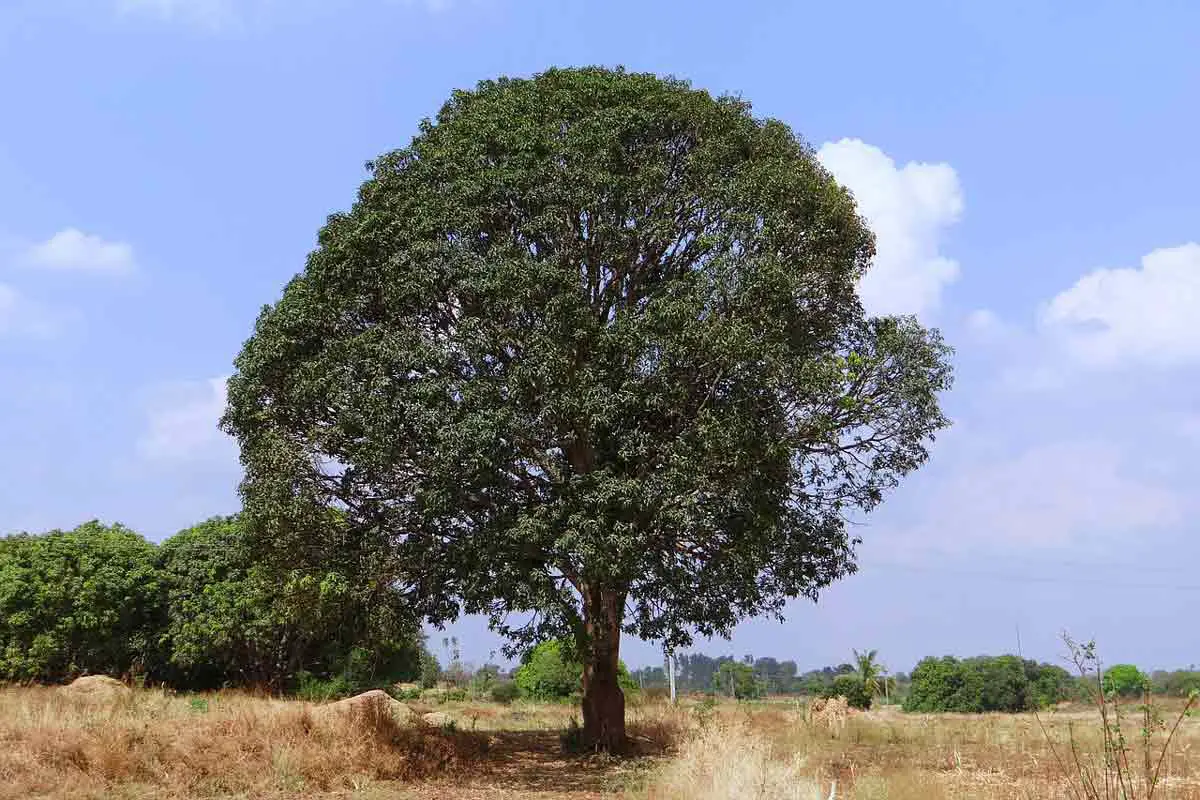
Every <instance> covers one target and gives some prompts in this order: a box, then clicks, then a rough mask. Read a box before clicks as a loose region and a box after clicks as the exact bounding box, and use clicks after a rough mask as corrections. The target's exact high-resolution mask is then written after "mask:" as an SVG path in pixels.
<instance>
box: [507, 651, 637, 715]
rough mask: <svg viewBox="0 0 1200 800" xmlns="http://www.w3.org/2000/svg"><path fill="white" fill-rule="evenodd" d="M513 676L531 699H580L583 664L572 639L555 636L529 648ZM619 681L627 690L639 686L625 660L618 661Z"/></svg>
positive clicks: (522, 692) (632, 689)
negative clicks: (574, 648)
mask: <svg viewBox="0 0 1200 800" xmlns="http://www.w3.org/2000/svg"><path fill="white" fill-rule="evenodd" d="M513 678H514V680H515V682H516V684H517V688H518V689H519V690H520V692H521V696H522V697H528V698H529V699H531V700H568V699H577V698H578V696H579V693H580V691H581V688H582V681H583V665H582V664H581V663H580V662H579V660H578V659H577V658H576V657H575V655H574V651H573V650H572V648H571V647H570V645H569V644H568V643H566V642H563V641H560V640H557V639H552V640H550V641H547V642H542V643H541V644H539V645H538V646H537V647H535V648H533V650H530V651H529V652H527V653H526V654H525V657H524V659H523V660H522V663H521V666H520V667H518V668H517V672H516V675H514V676H513ZM617 685H619V686H620V687H621V689H622V690H623V691H625V692H627V693H631V692H636V691H637V690H638V685H637V681H635V680H634V679H633V676H632V675H630V674H629V669H628V667H626V666H625V662H623V661H620V662H618V663H617Z"/></svg>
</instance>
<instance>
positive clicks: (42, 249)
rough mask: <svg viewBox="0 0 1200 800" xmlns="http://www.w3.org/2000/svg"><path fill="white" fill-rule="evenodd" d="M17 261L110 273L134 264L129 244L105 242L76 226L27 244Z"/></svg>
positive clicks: (61, 269)
mask: <svg viewBox="0 0 1200 800" xmlns="http://www.w3.org/2000/svg"><path fill="white" fill-rule="evenodd" d="M18 263H20V264H22V265H24V266H27V267H31V268H35V269H43V270H51V271H59V272H81V273H93V274H98V275H114V276H117V275H128V274H129V273H131V272H133V271H134V269H135V267H136V263H135V261H134V256H133V247H132V246H131V245H129V244H127V243H125V242H112V241H107V240H105V239H103V238H101V237H100V236H95V235H92V234H88V233H84V232H83V231H81V230H78V229H76V228H67V229H65V230H62V231H59V232H58V233H56V234H54V235H53V236H51V237H50V238H49V239H47V240H46V241H44V242H39V243H37V244H34V245H31V246H29V247H28V248H26V250H25V252H24V253H22V254H21V255H20V256H19V257H18Z"/></svg>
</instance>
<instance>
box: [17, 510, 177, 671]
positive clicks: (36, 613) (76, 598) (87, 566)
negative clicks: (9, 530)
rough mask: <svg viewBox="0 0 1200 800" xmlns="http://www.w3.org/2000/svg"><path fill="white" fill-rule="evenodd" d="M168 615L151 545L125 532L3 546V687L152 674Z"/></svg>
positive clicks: (80, 531) (78, 531)
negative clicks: (13, 683) (8, 682)
mask: <svg viewBox="0 0 1200 800" xmlns="http://www.w3.org/2000/svg"><path fill="white" fill-rule="evenodd" d="M161 615H162V592H161V584H160V581H159V575H158V573H157V571H156V570H155V548H154V545H152V544H150V543H149V542H147V541H146V540H145V539H143V538H142V537H141V536H139V535H138V534H136V533H134V532H133V531H131V530H129V529H128V528H125V527H122V526H121V525H111V526H106V525H102V524H100V523H99V522H88V523H86V524H84V525H80V526H79V527H78V528H75V529H74V530H71V531H52V532H50V533H47V534H44V535H41V536H30V535H19V536H14V537H9V538H5V539H0V679H6V680H38V681H63V680H67V679H70V678H73V677H75V676H77V675H80V674H83V673H93V674H108V675H114V676H118V677H119V676H123V675H128V674H130V673H132V672H142V673H145V672H149V671H152V670H154V669H155V668H156V667H157V664H158V662H159V660H160V652H159V649H158V643H157V641H156V634H157V630H158V627H159V625H160V620H161Z"/></svg>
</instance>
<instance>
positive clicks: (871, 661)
mask: <svg viewBox="0 0 1200 800" xmlns="http://www.w3.org/2000/svg"><path fill="white" fill-rule="evenodd" d="M851 652H853V653H854V662H855V663H856V664H857V665H858V679H859V680H860V681H862V685H863V688H864V689H866V690H867V694H869V695H870V696H871V697H874V696H875V695H877V694H879V671H880V666H879V662H878V661H876V660H875V656H876V655H878V654H879V651H878V650H868V651H867V652H865V653H860V652H858V651H857V650H852V651H851Z"/></svg>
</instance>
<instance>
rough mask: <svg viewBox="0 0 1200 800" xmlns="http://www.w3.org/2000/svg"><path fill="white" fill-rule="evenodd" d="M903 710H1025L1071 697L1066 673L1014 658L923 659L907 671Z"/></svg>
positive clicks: (1069, 679) (1047, 665)
mask: <svg viewBox="0 0 1200 800" xmlns="http://www.w3.org/2000/svg"><path fill="white" fill-rule="evenodd" d="M911 680H912V685H911V687H910V688H909V691H908V696H907V697H906V698H905V700H904V710H905V711H922V712H939V711H960V712H984V711H1010V712H1016V711H1026V710H1030V709H1034V708H1040V707H1042V706H1045V705H1049V704H1051V703H1056V702H1059V701H1061V700H1067V699H1071V698H1072V697H1074V696H1075V688H1074V682H1073V681H1072V680H1071V678H1070V676H1069V675H1068V674H1067V672H1066V670H1064V669H1062V668H1061V667H1057V666H1053V665H1051V664H1038V663H1037V662H1034V661H1029V660H1023V659H1021V658H1020V657H1018V656H1012V655H1005V656H978V657H976V658H967V659H962V660H960V659H957V658H953V657H951V656H945V657H943V658H926V659H924V660H922V661H921V662H920V663H919V664H917V666H916V668H914V669H913V672H912V678H911Z"/></svg>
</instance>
